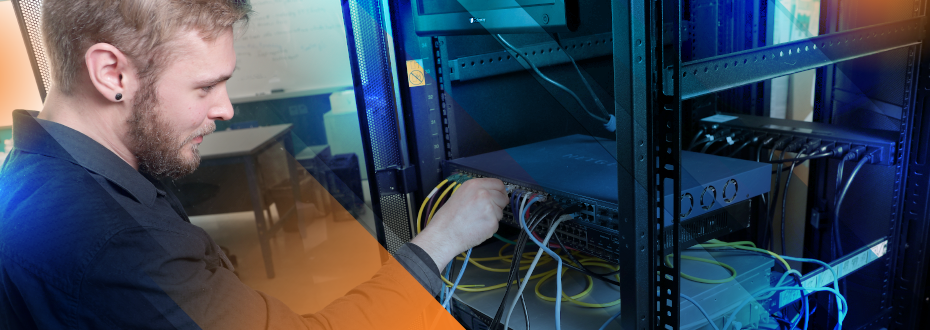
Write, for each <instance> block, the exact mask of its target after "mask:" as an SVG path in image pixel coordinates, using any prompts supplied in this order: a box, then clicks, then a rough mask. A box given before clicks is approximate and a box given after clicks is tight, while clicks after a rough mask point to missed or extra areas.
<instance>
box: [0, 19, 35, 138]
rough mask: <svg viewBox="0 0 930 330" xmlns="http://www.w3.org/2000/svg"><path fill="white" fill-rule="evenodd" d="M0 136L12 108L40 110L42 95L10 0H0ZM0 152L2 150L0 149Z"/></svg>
mask: <svg viewBox="0 0 930 330" xmlns="http://www.w3.org/2000/svg"><path fill="white" fill-rule="evenodd" d="M0 45H2V46H0V136H2V135H5V134H6V133H5V132H2V131H8V130H9V127H7V126H10V125H13V117H12V113H13V110H15V109H28V110H41V109H42V98H41V97H40V96H39V88H38V86H37V85H36V80H35V76H33V74H32V65H31V64H29V55H28V54H27V53H26V45H25V43H24V42H23V35H22V33H21V32H20V30H19V22H18V21H17V20H16V15H15V14H14V12H13V3H12V2H10V1H0ZM0 151H2V150H0Z"/></svg>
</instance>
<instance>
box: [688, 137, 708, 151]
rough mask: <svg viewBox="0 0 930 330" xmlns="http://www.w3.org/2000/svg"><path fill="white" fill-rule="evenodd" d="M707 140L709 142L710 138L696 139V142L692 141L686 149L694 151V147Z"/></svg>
mask: <svg viewBox="0 0 930 330" xmlns="http://www.w3.org/2000/svg"><path fill="white" fill-rule="evenodd" d="M707 142H711V140H710V139H709V138H705V139H703V140H700V141H697V142H696V143H694V144H693V145H691V146H690V147H688V151H694V148H696V147H697V146H699V145H701V144H704V143H707Z"/></svg>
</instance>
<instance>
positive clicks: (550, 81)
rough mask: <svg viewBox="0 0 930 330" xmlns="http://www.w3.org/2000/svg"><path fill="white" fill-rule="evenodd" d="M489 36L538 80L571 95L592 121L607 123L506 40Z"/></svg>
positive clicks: (498, 35) (495, 35) (494, 35)
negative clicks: (530, 69)
mask: <svg viewBox="0 0 930 330" xmlns="http://www.w3.org/2000/svg"><path fill="white" fill-rule="evenodd" d="M491 36H493V37H494V38H495V39H497V40H498V41H500V43H501V44H502V45H504V47H506V48H508V49H509V50H510V51H512V52H513V53H514V55H516V57H519V58H522V59H523V60H524V61H526V63H527V64H529V65H530V67H531V68H532V69H533V71H534V72H536V74H537V75H539V77H540V78H543V80H545V81H547V82H549V83H550V84H552V85H553V86H555V87H558V88H559V89H561V90H563V91H565V92H566V93H568V94H569V95H571V97H572V98H574V99H575V101H576V102H578V104H579V105H581V108H582V109H584V111H585V112H587V113H588V115H590V116H591V117H593V118H594V119H597V120H599V121H601V122H603V123H607V122H608V119H604V118H601V117H599V116H598V115H595V114H594V113H592V112H591V110H590V109H588V107H587V106H586V105H584V102H581V98H579V97H578V94H575V92H574V91H572V90H571V89H569V88H568V87H565V85H562V84H560V83H558V82H557V81H555V80H552V79H551V78H549V77H548V76H546V75H544V74H543V73H542V72H541V71H539V68H537V67H536V64H535V63H533V61H530V59H528V58H526V56H524V55H523V54H522V53H520V50H519V49H517V48H516V47H514V46H513V45H511V44H510V43H509V42H507V40H505V39H504V37H502V36H501V35H500V34H492V35H491Z"/></svg>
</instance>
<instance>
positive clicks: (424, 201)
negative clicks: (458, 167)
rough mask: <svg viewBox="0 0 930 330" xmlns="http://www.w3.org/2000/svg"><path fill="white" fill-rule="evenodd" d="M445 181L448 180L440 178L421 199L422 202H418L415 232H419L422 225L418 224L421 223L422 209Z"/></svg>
mask: <svg viewBox="0 0 930 330" xmlns="http://www.w3.org/2000/svg"><path fill="white" fill-rule="evenodd" d="M447 182H449V180H448V179H446V180H442V182H440V183H439V184H438V185H436V187H435V188H433V191H430V193H429V194H428V195H426V198H424V199H423V204H420V212H419V213H417V234H419V233H420V232H421V231H422V230H423V227H422V226H421V225H420V224H421V219H422V218H423V209H424V208H426V203H427V202H429V200H430V199H432V198H433V196H434V195H436V192H437V191H439V188H440V187H442V186H443V185H444V184H446V183H447Z"/></svg>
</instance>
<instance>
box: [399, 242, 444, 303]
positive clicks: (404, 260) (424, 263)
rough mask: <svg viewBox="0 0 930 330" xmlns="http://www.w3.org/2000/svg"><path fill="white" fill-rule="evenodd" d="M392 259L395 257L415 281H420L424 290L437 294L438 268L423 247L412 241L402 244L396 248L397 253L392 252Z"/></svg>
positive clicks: (439, 286) (438, 287) (439, 282)
mask: <svg viewBox="0 0 930 330" xmlns="http://www.w3.org/2000/svg"><path fill="white" fill-rule="evenodd" d="M394 259H397V262H399V263H400V264H401V265H402V266H404V268H405V269H407V272H409V273H410V275H411V276H413V278H415V279H416V280H417V282H420V285H422V286H423V288H424V289H426V292H429V294H430V295H432V296H433V297H435V296H438V295H439V291H440V290H441V289H442V280H441V279H440V278H439V268H436V262H434V261H433V258H432V257H430V256H429V254H428V253H426V251H424V250H423V248H421V247H420V246H418V245H416V244H413V243H407V244H404V245H403V246H401V247H400V249H397V253H394Z"/></svg>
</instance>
